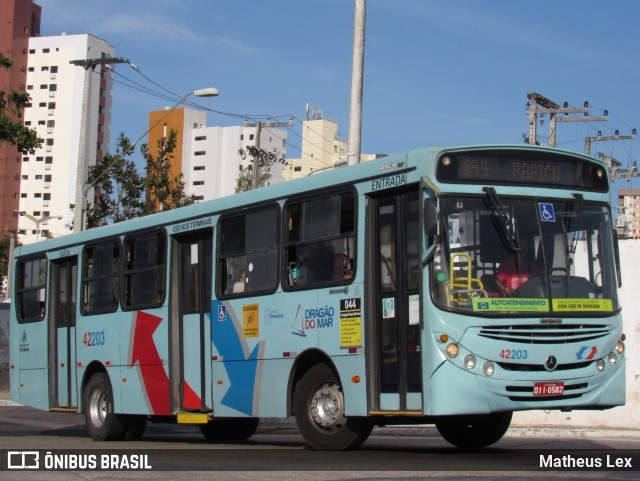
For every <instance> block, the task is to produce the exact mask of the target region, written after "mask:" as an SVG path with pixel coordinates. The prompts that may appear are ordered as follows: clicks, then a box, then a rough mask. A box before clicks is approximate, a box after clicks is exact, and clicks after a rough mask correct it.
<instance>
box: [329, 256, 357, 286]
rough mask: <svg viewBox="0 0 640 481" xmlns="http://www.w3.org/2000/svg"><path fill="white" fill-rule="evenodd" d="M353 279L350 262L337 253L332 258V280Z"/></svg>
mask: <svg viewBox="0 0 640 481" xmlns="http://www.w3.org/2000/svg"><path fill="white" fill-rule="evenodd" d="M352 277H353V271H352V270H351V260H350V259H349V256H348V255H346V254H341V253H338V254H336V255H335V256H333V275H332V280H334V281H337V280H348V279H351V278H352Z"/></svg>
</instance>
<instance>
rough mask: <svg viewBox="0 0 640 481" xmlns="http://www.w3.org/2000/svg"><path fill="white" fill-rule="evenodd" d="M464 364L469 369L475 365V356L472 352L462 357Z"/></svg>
mask: <svg viewBox="0 0 640 481" xmlns="http://www.w3.org/2000/svg"><path fill="white" fill-rule="evenodd" d="M464 366H465V367H466V368H467V369H469V370H471V369H473V368H474V367H476V357H475V356H474V355H473V354H468V355H467V357H465V358H464Z"/></svg>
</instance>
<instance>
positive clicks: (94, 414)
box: [83, 372, 126, 441]
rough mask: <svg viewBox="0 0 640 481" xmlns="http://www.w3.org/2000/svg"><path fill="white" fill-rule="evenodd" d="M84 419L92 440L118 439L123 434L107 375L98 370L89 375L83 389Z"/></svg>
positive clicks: (122, 421) (122, 424) (121, 422)
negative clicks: (114, 408)
mask: <svg viewBox="0 0 640 481" xmlns="http://www.w3.org/2000/svg"><path fill="white" fill-rule="evenodd" d="M83 398H84V419H85V422H86V424H87V429H88V431H89V436H91V438H92V439H93V440H94V441H119V440H121V439H122V438H123V437H124V435H125V429H126V425H125V422H124V419H123V417H122V416H118V415H117V414H115V413H114V411H113V389H112V388H111V382H110V381H109V376H107V374H106V373H103V372H100V373H97V374H94V375H93V376H91V379H89V382H88V383H87V386H86V387H85V389H84V396H83Z"/></svg>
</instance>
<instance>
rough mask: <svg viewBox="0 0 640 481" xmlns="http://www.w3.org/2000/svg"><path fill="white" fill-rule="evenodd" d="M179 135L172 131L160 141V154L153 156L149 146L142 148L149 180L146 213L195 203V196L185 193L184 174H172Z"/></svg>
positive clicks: (147, 181) (147, 180)
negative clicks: (172, 161)
mask: <svg viewBox="0 0 640 481" xmlns="http://www.w3.org/2000/svg"><path fill="white" fill-rule="evenodd" d="M177 138H178V133H177V132H176V131H175V130H173V129H171V130H170V131H169V135H168V136H167V137H162V138H160V139H159V140H158V154H157V156H156V157H154V156H153V155H151V153H150V152H149V148H148V146H147V145H146V144H145V145H143V146H142V149H141V150H142V154H143V155H144V158H145V160H146V161H147V166H146V168H145V170H146V173H147V178H146V179H145V186H146V201H145V213H146V214H153V213H154V212H158V211H163V210H170V209H175V208H177V207H183V206H185V205H190V204H193V203H195V201H196V199H195V197H194V196H193V195H191V196H188V197H187V196H186V195H185V193H184V181H183V180H182V179H183V175H182V173H180V175H177V176H174V175H173V174H172V173H171V159H172V158H173V151H174V150H175V148H176V144H177Z"/></svg>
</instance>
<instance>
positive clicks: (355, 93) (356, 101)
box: [347, 0, 367, 165]
mask: <svg viewBox="0 0 640 481" xmlns="http://www.w3.org/2000/svg"><path fill="white" fill-rule="evenodd" d="M355 2H356V6H355V18H354V22H353V60H352V65H351V101H350V104H349V146H348V153H347V159H348V161H349V165H351V164H357V163H359V162H360V152H361V146H360V144H361V141H362V85H363V79H364V30H365V23H366V10H367V3H366V0H355Z"/></svg>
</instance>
